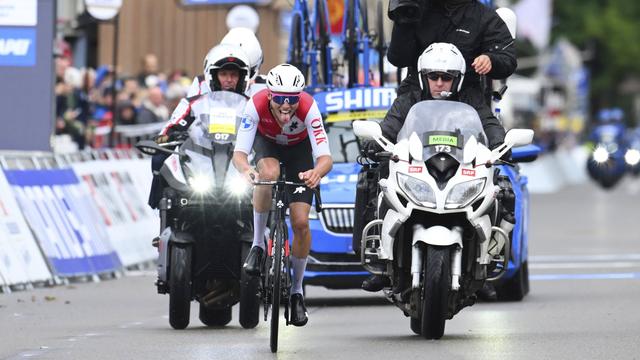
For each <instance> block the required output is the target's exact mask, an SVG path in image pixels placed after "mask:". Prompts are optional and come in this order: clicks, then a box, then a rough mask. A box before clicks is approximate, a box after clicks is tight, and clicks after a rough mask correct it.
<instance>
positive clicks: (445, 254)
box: [421, 246, 451, 339]
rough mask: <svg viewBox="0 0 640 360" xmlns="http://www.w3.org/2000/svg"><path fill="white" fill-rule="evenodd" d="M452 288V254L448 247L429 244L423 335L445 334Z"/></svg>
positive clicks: (425, 259)
mask: <svg viewBox="0 0 640 360" xmlns="http://www.w3.org/2000/svg"><path fill="white" fill-rule="evenodd" d="M450 288H451V255H450V251H449V248H448V247H440V246H427V249H426V254H425V256H424V262H423V286H422V290H423V293H422V314H421V317H422V319H421V320H422V336H423V337H424V338H425V339H440V338H441V337H442V335H443V334H444V325H445V321H446V320H447V313H448V306H449V289H450Z"/></svg>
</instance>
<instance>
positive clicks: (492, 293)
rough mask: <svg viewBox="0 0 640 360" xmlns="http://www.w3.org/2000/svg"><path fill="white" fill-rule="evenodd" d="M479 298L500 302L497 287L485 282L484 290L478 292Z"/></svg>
mask: <svg viewBox="0 0 640 360" xmlns="http://www.w3.org/2000/svg"><path fill="white" fill-rule="evenodd" d="M476 295H478V298H480V300H484V301H496V300H498V294H497V293H496V287H495V286H493V284H492V283H490V282H488V281H485V282H484V285H482V289H480V290H478V292H476Z"/></svg>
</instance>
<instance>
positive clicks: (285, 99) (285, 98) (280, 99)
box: [271, 93, 300, 105]
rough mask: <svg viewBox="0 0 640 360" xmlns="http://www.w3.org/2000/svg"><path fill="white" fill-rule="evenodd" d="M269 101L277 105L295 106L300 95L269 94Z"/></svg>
mask: <svg viewBox="0 0 640 360" xmlns="http://www.w3.org/2000/svg"><path fill="white" fill-rule="evenodd" d="M271 100H273V102H274V103H276V104H278V105H283V104H284V103H287V104H289V105H295V104H297V103H298V101H300V95H299V94H296V95H291V94H276V93H271Z"/></svg>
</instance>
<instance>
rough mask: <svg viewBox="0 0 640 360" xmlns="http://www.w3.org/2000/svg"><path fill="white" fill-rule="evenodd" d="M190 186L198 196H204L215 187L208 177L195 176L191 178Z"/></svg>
mask: <svg viewBox="0 0 640 360" xmlns="http://www.w3.org/2000/svg"><path fill="white" fill-rule="evenodd" d="M189 185H191V189H193V191H194V192H195V193H196V194H204V193H206V192H209V191H210V190H211V188H212V187H213V181H212V179H211V178H210V177H209V176H206V175H194V176H192V177H191V178H189Z"/></svg>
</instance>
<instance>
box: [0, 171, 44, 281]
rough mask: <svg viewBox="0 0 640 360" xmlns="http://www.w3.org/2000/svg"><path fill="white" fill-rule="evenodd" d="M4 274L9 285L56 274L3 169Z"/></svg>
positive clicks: (0, 256)
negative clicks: (53, 272)
mask: <svg viewBox="0 0 640 360" xmlns="http://www.w3.org/2000/svg"><path fill="white" fill-rule="evenodd" d="M0 274H2V275H1V276H0V278H1V279H4V282H5V283H6V285H17V284H26V283H33V282H39V281H46V280H50V279H51V278H52V277H51V272H49V268H48V267H47V263H46V262H45V260H44V257H43V256H42V252H41V251H40V248H39V247H38V244H37V243H36V241H35V239H34V238H33V235H32V234H31V231H30V230H29V227H28V226H27V223H26V221H25V219H24V217H23V216H22V213H21V211H20V207H18V203H17V202H16V200H15V198H14V196H13V193H12V192H11V186H10V185H9V183H8V182H7V179H6V178H5V176H4V172H3V171H2V170H0ZM0 282H2V281H1V280H0Z"/></svg>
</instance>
